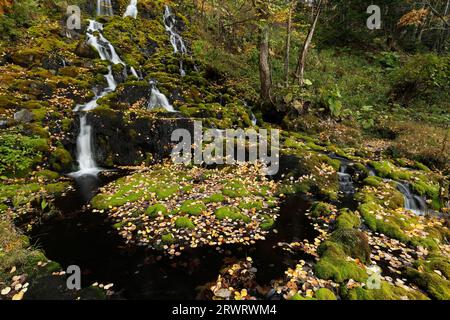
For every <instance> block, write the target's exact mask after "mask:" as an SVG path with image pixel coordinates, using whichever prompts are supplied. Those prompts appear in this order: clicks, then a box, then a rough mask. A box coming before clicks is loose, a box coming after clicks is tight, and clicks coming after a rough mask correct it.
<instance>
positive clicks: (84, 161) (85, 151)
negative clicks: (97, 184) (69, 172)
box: [73, 114, 100, 177]
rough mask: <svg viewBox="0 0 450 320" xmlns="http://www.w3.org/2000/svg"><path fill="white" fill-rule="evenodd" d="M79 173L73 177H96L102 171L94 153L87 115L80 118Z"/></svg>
mask: <svg viewBox="0 0 450 320" xmlns="http://www.w3.org/2000/svg"><path fill="white" fill-rule="evenodd" d="M77 155H78V159H77V160H78V165H79V167H80V169H79V171H78V172H75V173H74V174H73V176H75V177H77V176H82V175H96V174H97V173H98V172H99V171H100V169H99V168H98V167H97V164H96V163H95V160H94V157H93V153H92V127H91V126H90V125H88V124H87V120H86V114H83V115H81V116H80V134H79V135H78V138H77Z"/></svg>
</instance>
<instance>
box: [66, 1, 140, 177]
mask: <svg viewBox="0 0 450 320" xmlns="http://www.w3.org/2000/svg"><path fill="white" fill-rule="evenodd" d="M109 3H110V2H109ZM101 30H103V25H102V24H101V23H99V22H97V21H95V20H89V26H88V28H87V30H86V35H87V37H88V44H89V45H91V46H92V47H94V48H95V49H96V50H97V51H98V52H99V54H100V58H101V59H102V60H107V61H109V62H110V63H112V64H122V65H123V66H124V67H125V66H126V65H125V63H124V62H123V61H122V60H121V59H120V57H119V56H118V55H117V53H116V51H115V49H114V47H113V46H112V44H111V43H110V42H109V41H108V40H107V39H106V38H105V37H104V36H103V35H102V33H101ZM133 70H134V69H132V71H131V72H132V73H133ZM134 74H136V76H137V73H136V71H135V70H134ZM104 77H105V80H106V83H107V84H108V85H107V87H106V88H104V89H103V90H102V91H101V92H100V93H96V95H95V97H94V99H92V100H91V101H89V102H88V103H86V104H84V105H77V106H76V107H75V109H74V111H75V112H80V113H81V114H80V133H79V135H78V138H77V161H78V166H79V170H78V171H77V172H74V173H71V176H73V177H75V178H78V177H81V176H96V175H97V174H98V173H99V172H100V171H101V169H100V168H99V167H97V164H96V162H95V159H94V153H93V142H92V126H91V125H89V124H88V123H87V114H86V112H88V111H91V110H94V109H95V108H96V107H97V101H98V99H100V98H102V97H104V96H106V95H107V94H108V93H110V92H113V91H115V90H116V88H117V82H116V80H115V79H114V75H113V73H112V67H111V65H109V66H108V73H107V74H106V75H105V76H104Z"/></svg>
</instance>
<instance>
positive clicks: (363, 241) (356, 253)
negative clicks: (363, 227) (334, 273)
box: [330, 228, 371, 264]
mask: <svg viewBox="0 0 450 320" xmlns="http://www.w3.org/2000/svg"><path fill="white" fill-rule="evenodd" d="M330 241H333V242H335V243H337V244H339V245H340V247H341V248H342V250H343V251H344V252H345V254H347V255H349V256H350V257H352V258H355V259H359V260H360V261H361V262H363V263H366V264H367V263H369V262H370V253H371V250H370V246H369V240H368V238H367V236H366V234H365V233H364V232H362V231H359V230H356V229H350V228H340V229H337V230H335V231H334V232H333V233H332V234H331V237H330Z"/></svg>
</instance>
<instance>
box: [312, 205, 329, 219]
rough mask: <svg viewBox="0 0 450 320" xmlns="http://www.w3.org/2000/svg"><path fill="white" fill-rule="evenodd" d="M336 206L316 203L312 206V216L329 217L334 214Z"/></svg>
mask: <svg viewBox="0 0 450 320" xmlns="http://www.w3.org/2000/svg"><path fill="white" fill-rule="evenodd" d="M333 210H334V206H333V205H332V204H329V203H326V202H321V201H318V202H314V203H313V205H312V206H311V215H312V216H313V217H316V218H318V217H324V216H329V215H331V214H332V213H333Z"/></svg>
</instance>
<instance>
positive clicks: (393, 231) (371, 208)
mask: <svg viewBox="0 0 450 320" xmlns="http://www.w3.org/2000/svg"><path fill="white" fill-rule="evenodd" d="M381 210H382V208H381V206H380V205H378V204H377V203H375V202H368V203H363V204H361V205H360V206H359V211H360V212H361V215H362V217H363V219H364V222H365V223H366V225H367V226H368V227H369V229H370V230H372V231H374V232H380V233H383V234H385V235H387V236H389V237H391V238H394V239H397V240H400V241H401V242H403V243H408V242H409V240H410V239H409V237H408V236H407V235H406V234H405V233H404V232H403V231H402V229H401V228H400V226H398V225H397V224H395V223H394V222H393V221H390V222H386V221H384V220H383V219H377V217H376V212H378V211H381Z"/></svg>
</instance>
